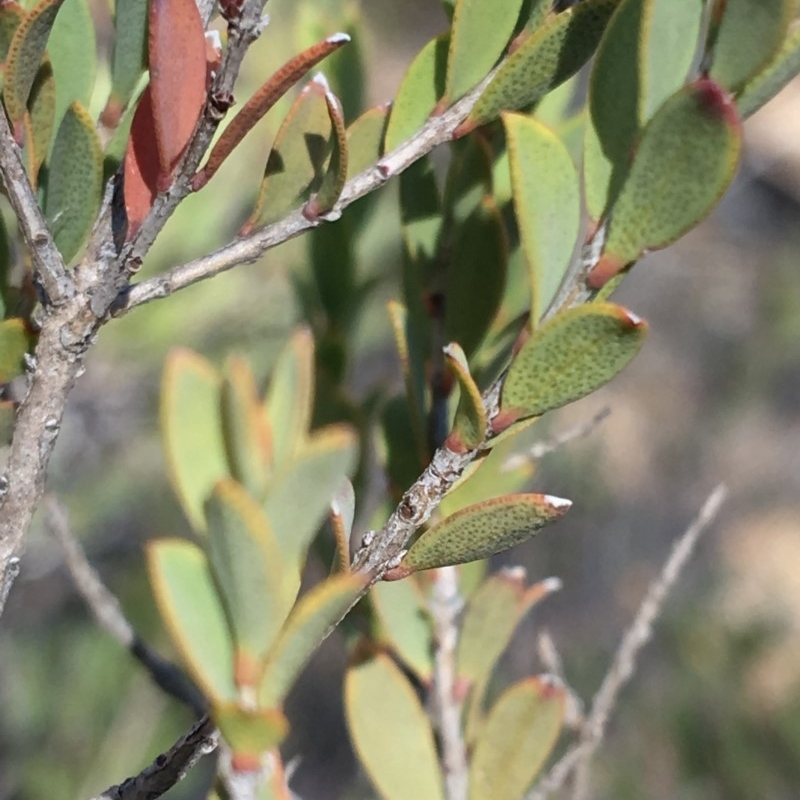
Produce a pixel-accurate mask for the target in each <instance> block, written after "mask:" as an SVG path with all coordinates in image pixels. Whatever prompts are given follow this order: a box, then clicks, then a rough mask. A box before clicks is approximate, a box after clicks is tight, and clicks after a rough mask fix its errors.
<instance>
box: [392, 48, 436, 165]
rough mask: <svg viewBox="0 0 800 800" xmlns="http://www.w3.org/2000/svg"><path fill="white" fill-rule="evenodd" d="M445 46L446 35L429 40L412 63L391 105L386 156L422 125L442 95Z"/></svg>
mask: <svg viewBox="0 0 800 800" xmlns="http://www.w3.org/2000/svg"><path fill="white" fill-rule="evenodd" d="M448 44H449V39H448V37H447V35H442V36H439V37H437V38H436V39H431V41H429V42H428V43H427V44H426V45H425V47H423V48H422V50H420V51H419V53H417V55H416V57H415V58H414V60H413V61H412V62H411V66H409V68H408V71H407V72H406V74H405V76H404V77H403V80H402V82H401V84H400V88H399V89H398V90H397V94H396V95H395V98H394V102H393V103H392V112H391V115H390V117H389V125H388V127H387V128H386V151H387V152H389V151H391V150H394V149H395V148H396V147H398V146H399V145H401V144H402V143H403V142H404V141H405V140H406V139H409V138H410V137H411V136H413V135H414V134H415V133H416V132H417V131H418V130H419V129H420V128H421V127H422V126H423V125H424V124H425V121H426V120H427V119H428V117H429V116H430V115H431V112H432V111H433V109H434V108H435V107H436V103H437V101H438V100H439V98H440V97H441V96H442V94H443V93H444V75H445V68H446V64H447V48H448Z"/></svg>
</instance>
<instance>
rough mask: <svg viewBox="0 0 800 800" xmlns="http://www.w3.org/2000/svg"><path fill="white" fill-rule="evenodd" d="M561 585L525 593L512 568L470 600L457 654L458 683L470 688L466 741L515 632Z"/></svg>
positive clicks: (519, 573)
mask: <svg viewBox="0 0 800 800" xmlns="http://www.w3.org/2000/svg"><path fill="white" fill-rule="evenodd" d="M560 585H561V584H560V581H558V580H557V579H548V580H545V581H541V582H540V583H536V584H534V585H533V586H531V587H529V588H527V589H526V587H525V571H524V570H523V569H521V568H513V569H506V570H501V571H500V572H498V573H496V574H494V575H492V576H491V577H490V578H488V579H487V580H486V581H484V583H483V584H481V585H480V586H479V587H478V588H477V589H476V590H475V591H474V592H473V594H472V595H471V597H470V598H469V602H468V604H467V608H466V611H465V612H464V619H463V622H462V624H461V634H460V636H459V639H458V651H457V654H456V664H457V668H458V677H459V679H462V680H465V681H468V682H469V683H470V684H471V685H472V691H471V694H470V698H469V703H468V712H467V738H468V739H469V741H472V740H473V738H474V734H475V732H476V731H477V730H478V727H479V723H480V720H481V717H482V713H483V701H484V697H485V694H486V688H487V686H488V685H489V682H490V680H491V678H492V674H493V672H494V670H495V668H496V666H497V663H498V661H499V659H500V657H501V656H502V655H503V653H504V652H505V650H506V648H507V647H508V645H509V643H510V642H511V638H512V636H513V635H514V631H515V630H516V629H517V627H518V626H519V624H520V622H522V620H523V618H524V617H525V616H526V614H527V613H528V612H529V611H530V609H531V608H533V606H535V605H536V604H537V603H538V602H539V601H540V600H542V599H543V598H545V597H546V596H548V595H549V594H551V593H552V592H553V591H555V590H557V589H558V588H560Z"/></svg>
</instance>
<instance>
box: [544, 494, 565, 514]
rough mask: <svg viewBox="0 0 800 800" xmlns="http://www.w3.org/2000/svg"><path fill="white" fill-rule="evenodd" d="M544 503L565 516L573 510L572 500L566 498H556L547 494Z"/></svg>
mask: <svg viewBox="0 0 800 800" xmlns="http://www.w3.org/2000/svg"><path fill="white" fill-rule="evenodd" d="M544 501H545V503H547V504H548V505H549V506H550V507H551V508H553V509H554V510H555V511H558V512H559V513H561V514H565V513H566V512H567V511H569V510H570V508H572V500H567V499H566V498H565V497H556V496H555V495H552V494H546V495H544Z"/></svg>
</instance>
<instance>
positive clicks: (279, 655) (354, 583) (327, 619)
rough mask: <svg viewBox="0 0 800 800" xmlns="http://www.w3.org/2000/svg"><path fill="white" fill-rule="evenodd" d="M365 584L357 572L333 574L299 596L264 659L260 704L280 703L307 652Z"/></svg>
mask: <svg viewBox="0 0 800 800" xmlns="http://www.w3.org/2000/svg"><path fill="white" fill-rule="evenodd" d="M365 586H366V581H365V579H364V578H363V577H362V576H360V575H336V576H335V577H333V578H329V579H328V580H326V581H323V582H322V583H320V584H318V585H317V586H315V587H314V588H313V589H311V591H309V592H308V593H307V594H305V595H304V596H303V597H302V598H301V599H300V601H299V602H298V603H297V605H296V606H295V608H294V610H293V611H292V613H291V616H290V617H289V619H288V620H287V621H286V624H285V625H284V627H283V630H281V633H280V635H279V636H278V639H277V641H276V642H275V644H274V645H273V647H272V649H271V650H270V652H269V654H268V655H267V657H266V659H265V661H264V666H263V669H264V672H263V679H262V683H261V688H260V690H259V691H260V693H259V699H260V702H261V703H262V705H266V706H273V705H280V704H282V703H283V701H284V699H285V697H286V695H287V694H288V692H289V690H290V689H291V688H292V685H293V684H294V682H295V681H296V680H297V677H298V675H299V674H300V672H301V671H302V669H303V667H305V665H306V662H307V661H308V659H309V658H310V657H311V654H312V653H313V652H314V651H315V650H316V649H317V647H319V644H320V642H321V641H322V640H323V639H324V638H325V636H326V634H327V633H328V631H329V630H330V629H331V628H332V627H333V626H334V625H336V624H337V623H338V622H339V620H340V619H341V618H342V617H343V616H344V614H345V613H346V612H347V611H348V609H349V608H350V607H351V606H352V605H353V604H354V603H355V602H356V600H357V599H358V597H359V596H360V594H361V592H362V591H364V588H365Z"/></svg>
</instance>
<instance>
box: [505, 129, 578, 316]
mask: <svg viewBox="0 0 800 800" xmlns="http://www.w3.org/2000/svg"><path fill="white" fill-rule="evenodd" d="M503 124H504V126H505V130H506V141H507V143H508V154H509V166H510V169H511V185H512V187H513V191H514V210H515V212H516V215H517V225H518V227H519V232H520V238H521V239H522V249H523V252H524V253H525V259H526V261H527V263H528V271H529V274H530V282H531V293H532V299H531V320H532V321H533V324H534V326H535V325H537V324H538V321H539V319H541V316H542V314H543V313H544V312H545V310H546V309H547V307H548V305H549V304H550V301H551V300H552V299H553V297H554V296H555V294H556V291H557V290H558V287H559V284H560V283H561V279H562V278H563V277H564V273H565V272H566V269H567V267H568V266H569V263H570V259H571V257H572V252H573V250H574V249H575V242H576V240H577V237H578V229H579V226H580V187H579V183H578V175H577V172H576V171H575V167H574V165H573V163H572V159H571V158H570V156H569V153H568V152H567V149H566V147H564V145H563V144H562V143H561V140H560V139H559V138H558V137H557V136H556V135H555V134H554V133H553V132H552V131H550V130H548V129H547V128H546V127H545V126H544V125H542V124H541V123H540V122H537V121H536V120H534V119H531V118H530V117H525V116H522V115H521V114H504V115H503Z"/></svg>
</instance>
